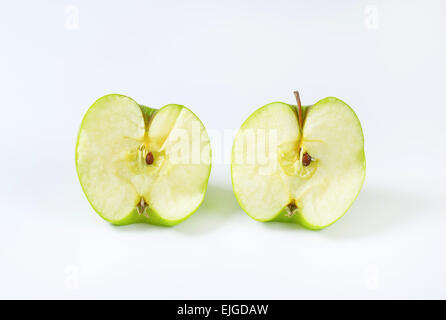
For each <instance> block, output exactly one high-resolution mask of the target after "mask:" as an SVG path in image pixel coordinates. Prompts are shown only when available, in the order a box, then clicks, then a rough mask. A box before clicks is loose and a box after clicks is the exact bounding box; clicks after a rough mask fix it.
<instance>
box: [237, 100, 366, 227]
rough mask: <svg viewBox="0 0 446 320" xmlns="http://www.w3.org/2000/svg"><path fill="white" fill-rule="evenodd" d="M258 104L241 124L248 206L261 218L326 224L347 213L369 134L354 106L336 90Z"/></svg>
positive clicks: (242, 197)
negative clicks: (308, 102)
mask: <svg viewBox="0 0 446 320" xmlns="http://www.w3.org/2000/svg"><path fill="white" fill-rule="evenodd" d="M295 95H296V98H297V106H294V105H288V104H286V103H282V102H274V103H271V104H268V105H266V106H264V107H262V108H260V109H258V110H257V111H255V112H254V113H253V114H252V115H251V116H250V117H249V118H248V119H247V120H246V121H245V122H244V123H243V125H242V126H241V128H240V130H239V131H238V133H237V135H236V137H235V140H234V144H233V148H232V162H231V174H232V185H233V189H234V193H235V196H236V198H237V201H238V202H239V204H240V206H241V207H242V209H243V210H244V211H245V212H246V213H247V214H248V215H249V216H251V217H252V218H253V219H255V220H258V221H281V222H292V223H299V224H301V225H302V226H304V227H306V228H309V229H322V228H324V227H327V226H328V225H330V224H332V223H334V222H335V221H336V220H338V219H339V218H341V217H342V216H343V215H344V214H345V212H346V211H347V210H348V208H349V207H350V206H351V204H352V203H353V201H354V200H355V199H356V197H357V195H358V194H359V191H360V190H361V187H362V184H363V182H364V178H365V170H366V164H365V154H364V137H363V133H362V128H361V124H360V122H359V120H358V118H357V116H356V114H355V112H354V111H353V110H352V109H351V108H350V107H349V106H348V105H347V104H346V103H344V102H343V101H341V100H339V99H337V98H333V97H329V98H325V99H322V100H320V101H319V102H317V103H316V104H314V105H312V106H301V104H300V98H299V94H298V93H297V92H295Z"/></svg>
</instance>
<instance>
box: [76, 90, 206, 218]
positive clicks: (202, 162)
mask: <svg viewBox="0 0 446 320" xmlns="http://www.w3.org/2000/svg"><path fill="white" fill-rule="evenodd" d="M76 168H77V172H78V176H79V180H80V183H81V186H82V189H83V190H84V192H85V195H86V197H87V199H88V200H89V202H90V204H91V205H92V207H93V208H94V209H95V211H96V212H97V213H98V214H99V215H100V216H101V217H102V218H104V219H105V220H107V221H109V222H111V223H113V224H118V225H123V224H130V223H139V222H145V223H150V224H157V225H167V226H171V225H175V224H177V223H179V222H181V221H183V220H185V219H186V218H187V217H189V216H190V215H191V214H192V213H193V212H194V211H195V210H196V209H197V208H198V207H199V206H200V204H201V202H202V201H203V199H204V195H205V192H206V188H207V182H208V179H209V174H210V170H211V149H210V143H209V137H208V135H207V132H206V129H205V128H204V126H203V124H202V123H201V121H200V120H199V119H198V117H197V116H195V114H193V113H192V112H191V111H190V110H189V109H187V108H186V107H184V106H181V105H175V104H169V105H166V106H164V107H162V108H161V109H159V110H156V109H151V108H148V107H145V106H142V105H139V104H138V103H136V102H135V101H134V100H132V99H131V98H129V97H126V96H122V95H117V94H112V95H107V96H104V97H102V98H100V99H98V100H97V101H96V102H95V103H94V104H93V105H92V106H91V107H90V109H89V110H88V112H87V113H86V114H85V116H84V119H83V120H82V124H81V127H80V130H79V135H78V140H77V145H76Z"/></svg>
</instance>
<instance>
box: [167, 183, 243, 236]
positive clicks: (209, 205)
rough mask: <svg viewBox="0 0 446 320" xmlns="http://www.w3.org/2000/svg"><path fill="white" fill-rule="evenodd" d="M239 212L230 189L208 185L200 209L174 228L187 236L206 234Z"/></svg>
mask: <svg viewBox="0 0 446 320" xmlns="http://www.w3.org/2000/svg"><path fill="white" fill-rule="evenodd" d="M240 210H241V209H240V207H239V205H238V203H237V200H236V199H235V196H234V193H233V191H232V189H229V188H225V187H222V186H215V185H209V186H208V189H207V192H206V196H205V198H204V201H203V203H202V204H201V206H200V208H199V209H198V210H197V211H196V212H195V213H194V214H193V215H192V216H191V217H190V218H189V219H187V220H186V221H184V222H182V223H181V224H179V225H177V226H174V228H175V229H178V231H180V232H184V233H189V234H199V233H207V232H210V231H213V230H215V229H217V228H219V227H221V226H222V225H223V224H225V223H227V222H228V221H230V218H231V216H232V217H233V216H235V215H237V213H240Z"/></svg>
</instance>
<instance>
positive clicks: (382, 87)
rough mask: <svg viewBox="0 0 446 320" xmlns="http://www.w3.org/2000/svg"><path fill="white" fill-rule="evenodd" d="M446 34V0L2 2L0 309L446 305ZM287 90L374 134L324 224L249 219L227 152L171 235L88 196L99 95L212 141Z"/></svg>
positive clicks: (288, 98) (220, 149)
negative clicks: (348, 190) (168, 302)
mask: <svg viewBox="0 0 446 320" xmlns="http://www.w3.org/2000/svg"><path fill="white" fill-rule="evenodd" d="M445 34H446V2H444V1H426V0H420V1H353V0H352V1H342V2H341V1H329V0H326V1H291V0H290V1H250V2H248V1H239V0H233V1H204V0H203V1H158V2H154V1H153V2H149V1H144V2H143V1H77V0H72V1H70V2H67V1H12V0H11V1H2V2H1V5H0V57H1V59H0V88H1V100H0V108H1V113H0V124H1V127H0V148H1V149H0V150H1V157H0V180H1V184H0V214H1V224H0V228H1V230H0V240H1V241H0V298H159V299H163V298H179V299H182V298H191V299H195V298H209V299H213V298H234V299H235V298H251V299H257V298H264V299H276V298H281V299H294V298H446V275H445V267H446V252H445V244H446V234H445V223H446V169H445V164H446V151H445V147H446V128H445V127H446V124H445V116H446V105H445V101H446V100H445V97H444V95H445V73H446V63H445V57H446V44H445ZM295 89H298V90H300V92H301V97H302V100H303V101H302V102H303V104H312V103H315V102H317V101H318V100H319V99H322V98H324V97H326V96H336V97H338V98H340V99H342V100H344V101H346V102H347V103H348V104H349V105H351V106H352V107H353V108H354V110H355V111H356V113H357V114H358V116H359V119H360V120H361V122H362V126H363V129H364V135H365V150H366V157H367V177H366V181H365V184H364V187H363V189H362V191H361V194H360V196H359V197H358V199H357V201H356V202H355V203H354V205H353V206H352V208H351V209H350V210H349V212H348V213H347V214H346V215H345V216H344V217H343V218H342V219H341V220H340V221H338V222H337V223H335V224H334V225H332V226H330V227H329V228H327V229H325V230H322V231H317V232H315V231H308V230H305V229H302V228H301V227H299V226H294V225H286V224H280V223H269V224H265V223H259V222H256V221H254V220H252V219H251V218H249V217H248V216H247V215H246V214H245V213H244V212H243V211H242V210H241V209H240V207H239V206H238V204H237V202H236V200H235V198H234V195H233V193H232V188H231V181H230V168H229V163H228V161H227V158H225V157H224V153H225V150H226V151H227V150H230V147H231V143H232V141H231V140H230V139H225V141H224V145H225V146H226V147H225V146H222V145H221V144H219V143H217V142H218V139H214V140H213V144H214V147H215V149H214V150H213V152H214V156H215V158H214V164H213V168H212V173H211V177H210V180H209V187H208V193H207V195H206V199H205V201H204V203H203V205H202V206H201V207H200V209H199V210H198V211H197V212H196V213H195V214H194V215H193V216H192V217H191V218H190V219H188V220H187V221H185V222H184V223H182V224H180V225H178V226H176V227H173V228H162V227H156V226H151V225H130V226H124V227H115V226H112V225H110V224H109V223H107V222H105V221H103V220H102V219H101V218H100V217H99V216H98V215H97V214H96V213H95V212H94V211H93V209H92V208H91V207H90V205H89V203H88V202H87V200H86V198H85V196H84V195H83V193H82V190H81V187H80V185H79V182H78V178H77V176H76V171H75V163H74V149H75V142H76V137H77V130H78V127H79V124H80V122H81V119H82V117H83V115H84V113H85V112H86V111H87V109H88V107H89V106H90V105H91V104H92V103H93V102H94V100H96V99H97V98H99V97H101V96H102V95H105V94H108V93H121V94H125V95H128V96H130V97H132V98H134V99H135V100H136V101H138V102H139V103H142V104H145V105H148V106H150V107H154V108H158V107H161V106H163V105H165V104H168V103H179V104H183V105H186V106H188V107H189V108H191V109H192V110H193V111H194V112H195V113H196V114H197V115H198V116H199V117H200V118H201V120H202V121H203V123H204V124H205V125H206V127H207V128H208V130H209V131H211V132H212V131H213V132H214V133H217V134H215V136H216V137H217V138H218V136H219V134H218V133H220V136H221V134H222V133H223V132H224V130H225V129H226V130H234V129H237V128H238V127H239V126H240V125H241V123H242V122H243V121H244V120H245V118H246V117H247V116H248V115H249V114H251V113H252V112H253V111H254V110H256V109H257V108H259V107H261V106H262V105H264V104H267V103H269V102H272V101H277V100H279V101H284V102H287V103H294V97H293V94H292V91H293V90H295ZM228 148H229V149H228Z"/></svg>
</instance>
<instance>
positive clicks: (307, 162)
mask: <svg viewBox="0 0 446 320" xmlns="http://www.w3.org/2000/svg"><path fill="white" fill-rule="evenodd" d="M310 163H311V156H310V155H309V154H308V153H307V152H305V153H304V155H303V156H302V164H303V165H304V167H306V166H309V165H310Z"/></svg>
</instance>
